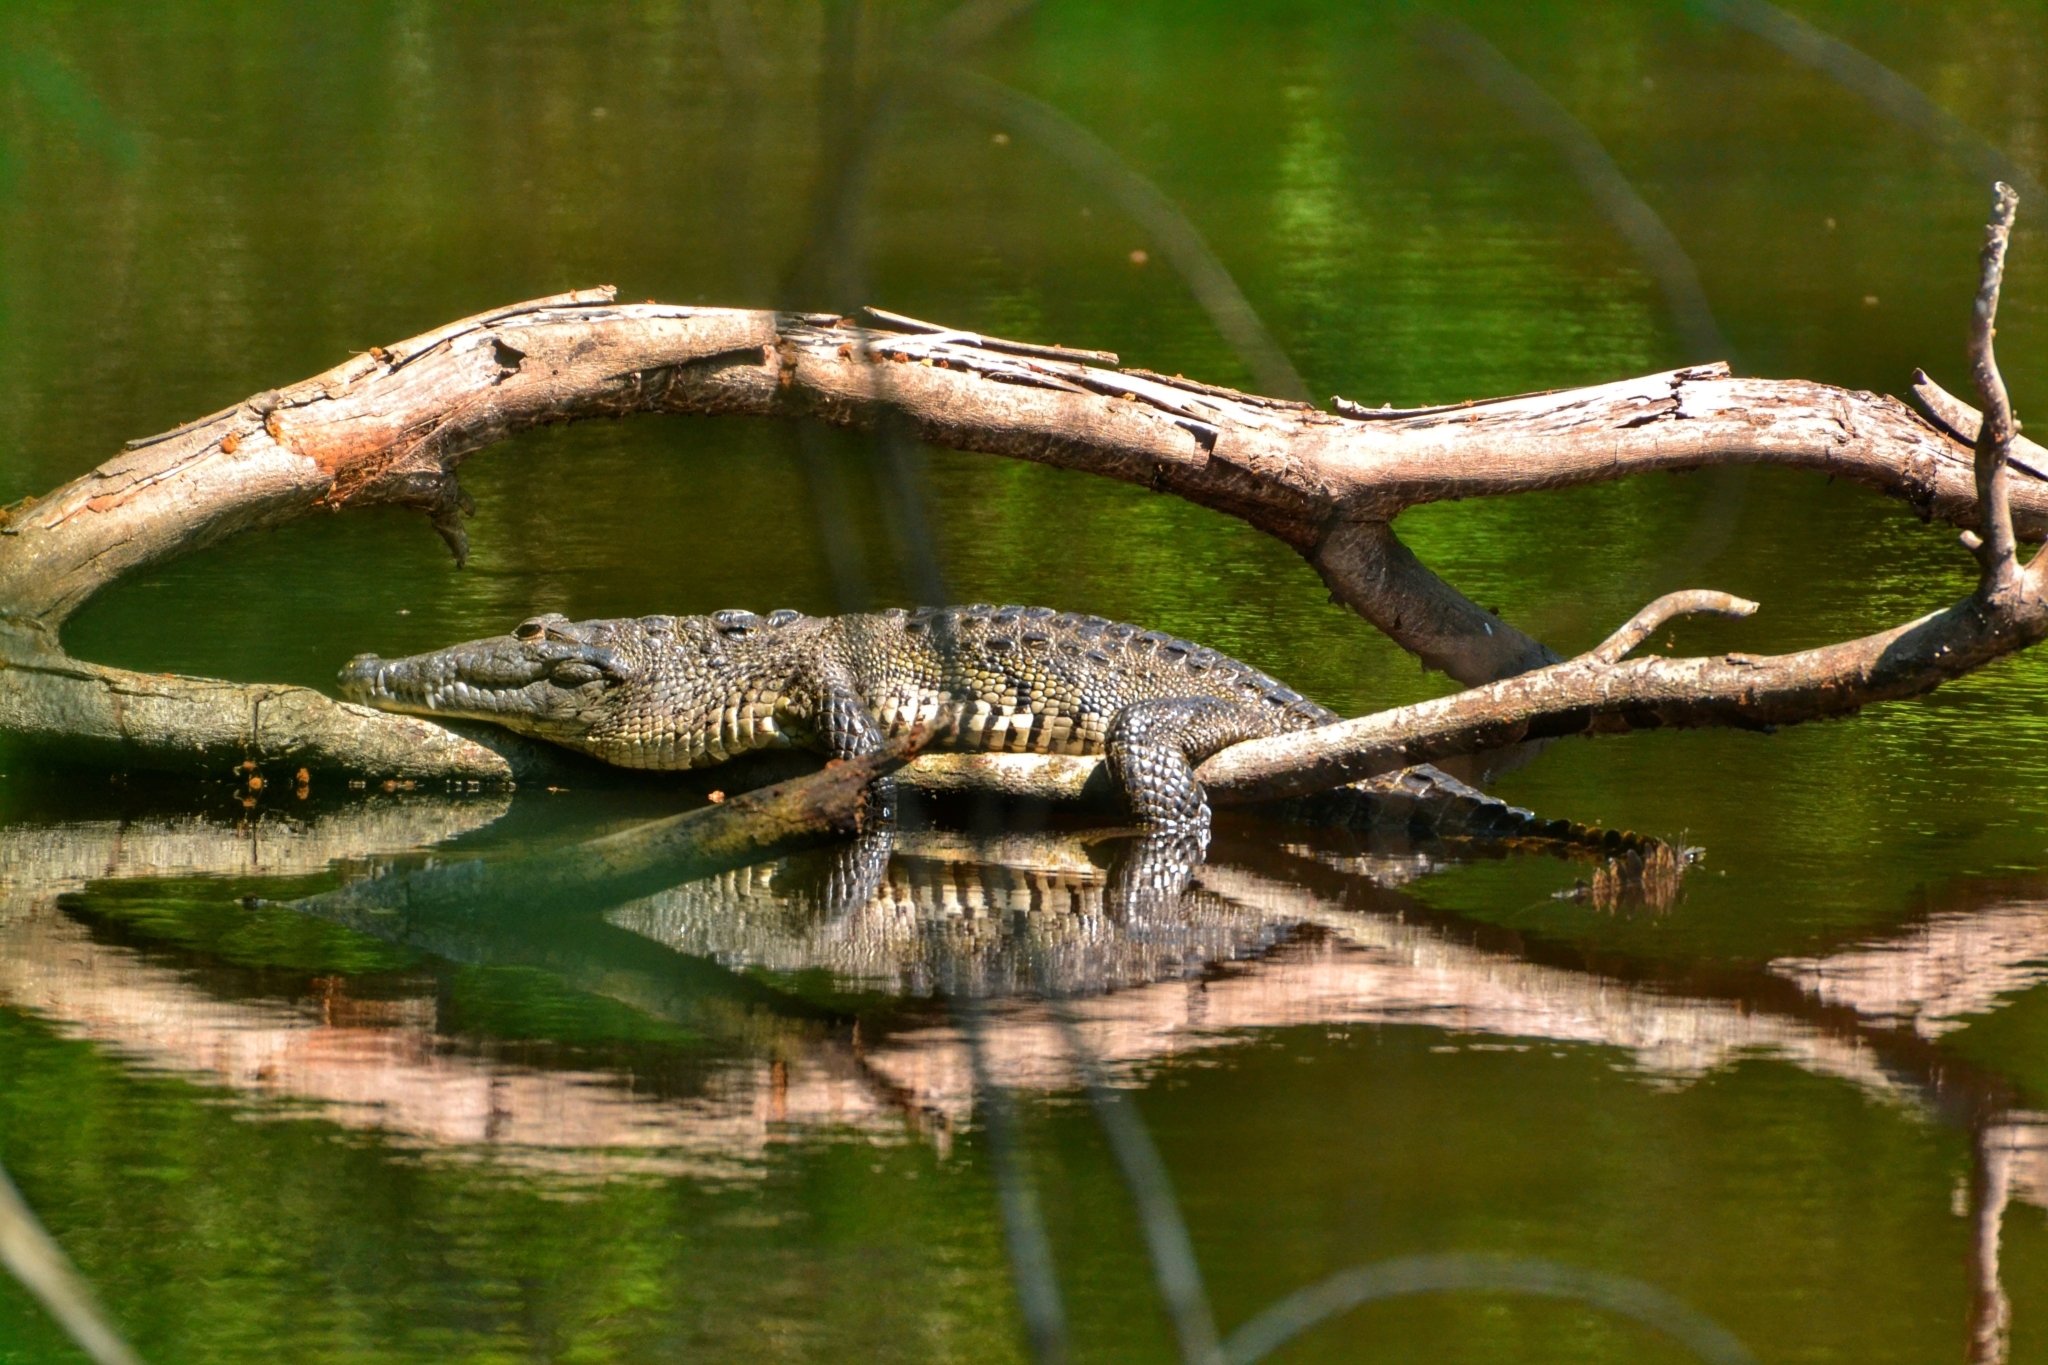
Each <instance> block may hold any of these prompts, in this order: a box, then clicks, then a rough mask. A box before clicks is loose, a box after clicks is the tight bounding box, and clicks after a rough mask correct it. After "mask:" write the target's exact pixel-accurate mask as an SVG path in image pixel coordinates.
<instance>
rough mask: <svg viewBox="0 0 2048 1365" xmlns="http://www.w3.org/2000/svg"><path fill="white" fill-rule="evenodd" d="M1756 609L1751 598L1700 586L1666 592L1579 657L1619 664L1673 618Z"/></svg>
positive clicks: (1739, 613)
mask: <svg viewBox="0 0 2048 1365" xmlns="http://www.w3.org/2000/svg"><path fill="white" fill-rule="evenodd" d="M1756 611H1757V604H1756V603H1754V602H1752V601H1750V600H1749V599H1748V598H1745V597H1735V596H1732V595H1731V594H1729V593H1725V592H1710V591H1708V590H1705V589H1701V588H1694V589H1691V590H1689V591H1686V592H1667V593H1665V594H1664V595H1663V596H1662V597H1660V598H1658V599H1657V600H1656V601H1654V602H1652V603H1650V605H1649V606H1647V607H1644V608H1643V609H1642V610H1641V611H1639V612H1637V613H1636V614H1635V615H1634V616H1631V617H1629V618H1628V621H1627V622H1626V623H1625V624H1623V626H1622V627H1621V629H1620V630H1617V631H1615V632H1614V634H1612V635H1610V636H1608V637H1607V638H1606V639H1604V640H1602V641H1601V642H1600V643H1599V644H1597V645H1595V646H1593V647H1592V648H1591V649H1589V650H1587V651H1586V652H1585V653H1584V654H1582V655H1580V656H1579V657H1580V658H1581V659H1597V660H1598V661H1600V662H1601V663H1608V664H1618V663H1620V662H1621V661H1622V660H1623V659H1625V658H1627V657H1628V652H1629V651H1630V650H1632V649H1634V648H1635V647H1636V646H1637V645H1639V644H1641V643H1642V642H1643V641H1645V640H1647V639H1649V638H1650V636H1651V635H1653V634H1655V633H1656V630H1657V628H1658V627H1659V626H1661V625H1663V624H1664V623H1665V622H1666V621H1669V620H1671V619H1672V618H1673V617H1676V616H1728V617H1733V618H1735V619H1737V620H1740V619H1741V618H1742V617H1745V616H1754V615H1756Z"/></svg>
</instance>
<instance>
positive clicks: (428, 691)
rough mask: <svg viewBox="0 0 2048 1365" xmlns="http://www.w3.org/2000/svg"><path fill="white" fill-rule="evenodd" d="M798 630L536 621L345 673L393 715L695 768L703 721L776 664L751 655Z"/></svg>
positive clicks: (713, 621)
mask: <svg viewBox="0 0 2048 1365" xmlns="http://www.w3.org/2000/svg"><path fill="white" fill-rule="evenodd" d="M798 621H801V622H804V623H806V624H812V623H813V618H807V617H799V616H798V615H797V613H795V612H787V613H783V612H778V613H776V614H775V616H773V617H769V618H762V617H757V616H755V615H753V614H752V613H751V612H719V613H718V614H716V615H714V616H648V617H639V618H628V619H625V620H617V621H571V620H569V619H568V618H567V617H565V616H559V615H552V614H551V615H547V616H536V617H533V618H532V619H530V620H527V621H524V622H521V623H520V625H519V626H518V628H517V629H515V630H514V631H513V632H512V633H511V634H510V635H493V636H491V637H489V638H487V639H482V640H471V641H468V642H467V643H465V644H459V645H451V646H450V647H448V648H447V649H438V650H435V651H433V652H432V653H429V654H415V655H412V656H411V657H409V658H404V659H383V658H379V657H378V656H376V655H374V654H363V655H358V656H357V657H356V658H354V659H352V660H350V661H349V665H348V667H346V668H344V669H343V670H342V671H341V679H340V684H341V694H342V695H343V696H344V697H346V698H348V699H349V700H350V701H356V702H362V703H364V704H366V705H369V706H374V707H377V708H378V709H380V710H385V711H405V712H411V713H414V714H417V715H428V716H434V717H437V718H443V717H445V718H448V719H458V720H487V721H491V722H494V723H495V724H498V725H502V726H504V727H506V728H507V729H510V730H514V731H517V732H518V733H520V734H523V735H531V736H533V737H535V738H537V739H546V740H552V741H554V742H555V743H558V744H566V745H569V746H570V747H572V748H576V749H581V750H583V751H584V752H585V753H589V754H593V755H595V756H596V757H599V758H602V759H604V760H605V761H607V762H611V763H617V764H622V765H624V766H627V767H637V768H680V767H688V766H691V758H690V752H691V749H692V748H693V740H696V737H697V735H698V734H699V733H700V732H701V730H702V727H703V725H704V723H705V722H706V721H709V722H710V723H711V728H712V729H713V731H716V729H717V725H716V722H717V720H718V717H719V715H720V714H721V712H723V711H724V710H725V708H726V707H727V706H728V705H729V702H730V698H731V697H732V695H733V694H734V693H735V691H736V690H737V691H745V690H747V689H748V688H749V687H752V688H755V689H758V688H760V686H761V683H762V669H761V667H760V665H761V664H763V663H768V662H770V661H768V660H763V659H759V658H756V657H751V656H755V655H757V654H758V653H760V652H761V651H760V648H759V646H760V645H761V644H765V643H766V641H765V640H764V639H762V638H761V637H764V636H768V635H775V636H783V637H785V638H786V637H789V636H794V635H798V634H803V633H805V632H804V631H803V629H802V627H800V626H799V627H798V628H797V629H796V630H791V631H785V630H782V629H775V630H770V629H768V627H769V626H770V625H771V624H772V625H773V626H776V627H782V626H789V625H795V624H796V622H798ZM818 624H822V623H818ZM787 643H790V644H793V643H795V642H794V640H788V641H787ZM778 652H779V651H778ZM771 671H773V670H772V669H771ZM752 739H753V736H752V735H751V734H750V735H749V736H748V740H752ZM774 740H775V735H774V734H773V728H772V726H770V727H764V728H763V733H762V735H761V736H760V739H759V741H758V742H744V741H739V740H737V739H736V740H735V745H734V747H737V748H750V747H758V743H765V742H773V741H774ZM694 747H699V748H701V747H702V742H701V740H696V743H695V745H694ZM719 756H720V757H722V756H723V755H722V754H721V755H719ZM698 761H703V760H702V758H701V757H700V758H699V760H698Z"/></svg>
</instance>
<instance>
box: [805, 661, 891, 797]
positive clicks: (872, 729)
mask: <svg viewBox="0 0 2048 1365" xmlns="http://www.w3.org/2000/svg"><path fill="white" fill-rule="evenodd" d="M817 728H818V738H819V739H820V740H821V741H822V742H823V743H824V746H825V753H826V754H827V755H828V756H829V757H832V758H860V757H862V756H863V755H866V754H871V753H873V752H874V751H875V750H877V749H879V748H881V747H882V745H883V744H884V743H885V742H886V739H887V737H886V736H885V735H883V733H882V727H881V726H880V725H877V724H876V723H875V718H874V717H873V716H871V715H869V714H868V709H867V705H866V703H864V702H863V701H862V700H861V697H860V693H859V692H858V691H856V690H855V689H854V686H853V683H852V681H851V680H850V679H847V678H843V677H827V678H826V679H825V680H824V681H823V682H822V683H821V684H820V685H819V687H818V720H817ZM868 809H869V810H870V812H872V813H873V815H874V818H875V819H877V820H880V821H889V820H894V819H895V818H896V779H895V778H894V777H878V778H876V779H875V780H874V781H873V782H871V783H869V784H868Z"/></svg>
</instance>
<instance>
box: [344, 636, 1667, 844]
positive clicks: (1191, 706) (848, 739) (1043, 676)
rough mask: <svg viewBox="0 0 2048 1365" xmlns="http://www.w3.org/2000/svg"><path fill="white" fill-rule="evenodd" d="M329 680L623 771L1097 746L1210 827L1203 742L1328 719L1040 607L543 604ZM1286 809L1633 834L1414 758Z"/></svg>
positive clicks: (1260, 679)
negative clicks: (637, 608) (600, 613)
mask: <svg viewBox="0 0 2048 1365" xmlns="http://www.w3.org/2000/svg"><path fill="white" fill-rule="evenodd" d="M340 686H341V691H342V694H343V695H344V696H346V697H347V698H349V699H350V700H353V701H357V702H362V703H366V704H368V705H371V706H375V707H379V708H382V709H385V710H391V711H404V712H411V713H416V714H421V715H431V716H439V717H448V718H454V719H473V720H485V721H493V722H496V723H497V724H499V725H502V726H505V727H507V728H509V729H511V730H514V731H516V732H518V733H520V734H524V735H529V736H532V737H535V738H539V739H544V740H551V741H553V742H555V743H558V744H562V745H566V746H568V747H570V748H572V749H577V750H580V751H582V752H583V753H586V754H589V755H591V756H593V757H595V758H598V759H601V760H603V761H605V762H608V763H613V764H617V765H620V766H623V767H627V768H642V769H671V770H673V769H685V768H703V767H709V766H712V765H715V764H719V763H723V762H726V761H727V760H729V759H732V758H735V757H738V756H740V755H742V754H745V753H749V752H752V751H755V750H761V749H769V748H786V747H801V748H808V749H814V750H817V751H821V752H823V753H824V754H826V755H827V756H829V757H833V758H849V757H854V756H857V755H861V754H866V753H870V752H873V751H874V750H875V749H877V748H879V747H880V746H882V745H883V744H886V743H887V742H889V741H890V740H891V739H893V738H897V737H900V736H902V735H905V734H907V733H908V732H910V731H911V730H912V729H913V728H915V727H917V726H920V725H922V726H924V727H926V729H927V732H928V734H929V735H930V736H931V739H930V741H929V743H930V747H933V748H937V749H951V750H964V751H980V752H1001V753H1037V754H1071V755H1084V756H1086V755H1099V756H1101V757H1103V758H1105V759H1106V760H1107V762H1108V765H1109V768H1110V771H1111V775H1112V777H1113V779H1114V781H1115V784H1116V786H1117V788H1118V789H1119V791H1120V792H1121V793H1122V795H1123V797H1124V798H1125V800H1126V802H1127V803H1128V805H1129V808H1130V812H1131V814H1132V815H1133V816H1134V817H1135V819H1136V821H1137V823H1138V824H1139V825H1140V827H1141V828H1145V829H1149V830H1154V831H1169V832H1178V833H1179V834H1181V835H1192V836H1194V837H1195V838H1196V839H1197V840H1198V841H1199V840H1200V838H1201V836H1202V834H1203V832H1204V831H1206V829H1207V827H1208V823H1209V808H1208V803H1207V800H1206V797H1205V796H1204V794H1203V792H1202V788H1201V784H1200V783H1199V782H1198V781H1197V780H1196V778H1195V769H1196V767H1198V766H1199V765H1200V764H1201V762H1202V761H1203V760H1204V759H1206V758H1208V757H1209V756H1210V755H1211V754H1214V753H1216V752H1217V751H1218V750H1220V749H1223V748H1225V747H1227V746H1229V745H1231V744H1235V743H1238V742H1240V741H1243V740H1249V739H1257V738H1261V737H1264V736H1267V735H1275V734H1281V733H1284V732H1287V731H1293V730H1303V729H1308V728H1311V727H1314V726H1318V725H1327V724H1329V723H1330V722H1332V721H1334V720H1336V719H1337V715H1336V713H1335V712H1333V711H1330V710H1328V709H1327V708H1325V707H1322V706H1319V705H1317V704H1316V703H1315V702H1313V701H1310V700H1308V699H1307V698H1305V697H1303V696H1302V695H1301V694H1300V693H1298V692H1295V691H1293V690H1292V689H1290V688H1288V687H1286V686H1284V685H1282V684H1281V683H1279V682H1277V681H1275V680H1274V679H1272V678H1270V677H1268V676H1267V675H1266V674H1264V673H1261V672H1259V671H1258V670H1257V669H1254V668H1251V667H1250V666H1248V665H1246V664H1242V663H1239V662H1238V661H1237V660H1235V659H1231V658H1228V657H1227V656H1225V655H1223V654H1220V653H1218V652H1217V651H1215V650H1213V649H1208V648H1204V647H1202V646H1200V645H1196V644H1192V643H1190V642H1188V641H1186V640H1182V639H1177V638H1175V637H1174V636H1172V635H1168V634H1164V633H1162V632H1159V631H1154V630H1146V629H1144V628H1142V627H1139V626H1133V625H1124V624H1120V623H1118V622H1114V621H1108V620H1104V619H1103V618H1101V617H1098V616H1086V615H1080V614H1077V613H1073V612H1056V611H1054V610H1052V609H1051V608H1048V607H1014V606H1007V607H997V606H967V607H950V608H944V609H940V608H932V607H920V608H917V609H916V610H903V609H892V610H889V611H882V612H875V613H857V614H848V615H844V616H831V617H819V616H805V615H803V614H802V613H800V612H796V611H790V610H782V611H773V612H770V613H768V614H767V615H765V616H760V615H756V614H755V613H753V612H751V611H738V610H732V611H719V612H713V613H711V614H710V615H707V616H641V617H630V618H623V619H617V620H595V621H571V620H569V619H568V618H567V617H565V616H561V615H558V614H549V615H543V616H535V617H531V618H529V619H527V620H526V621H524V622H522V623H521V624H520V625H519V626H518V627H516V628H515V629H514V630H513V631H512V632H511V633H510V634H508V635H496V636H491V637H489V638H486V639H482V640H472V641H469V642H467V643H465V644H459V645H453V646H450V647H449V648H446V649H441V650H436V651H433V652H431V653H426V654H416V655H413V656H411V657H408V658H401V659H384V658H380V657H378V656H377V655H374V654H363V655H358V656H357V657H356V658H355V659H354V660H352V661H351V662H350V663H349V664H348V666H347V667H346V668H344V669H343V670H342V673H341V680H340ZM882 795H883V796H884V797H885V799H886V798H887V796H888V795H889V793H888V792H887V791H886V790H885V791H884V792H883V793H882ZM1293 805H1294V806H1296V807H1300V808H1301V810H1300V812H1299V813H1302V814H1309V815H1311V816H1312V818H1315V819H1317V820H1318V821H1319V822H1322V823H1340V824H1350V825H1368V824H1373V825H1384V824H1388V823H1399V824H1403V825H1407V826H1409V827H1412V828H1416V829H1419V830H1427V831H1430V832H1434V833H1438V834H1447V833H1456V834H1469V835H1478V836H1485V837H1513V836H1529V837H1537V838H1546V839H1552V840H1562V841H1567V842H1575V843H1592V844H1595V845H1596V846H1599V845H1602V844H1603V842H1604V844H1605V845H1607V846H1608V851H1618V850H1619V849H1620V848H1621V847H1624V846H1632V845H1633V844H1634V843H1639V842H1641V841H1640V840H1637V839H1636V837H1635V836H1633V835H1630V836H1625V838H1624V840H1623V842H1622V843H1619V844H1618V843H1617V842H1616V836H1615V835H1613V834H1611V833H1609V832H1606V831H1595V830H1590V829H1588V828H1587V827H1585V826H1582V825H1576V824H1571V823H1569V822H1566V821H1546V820H1541V819H1539V818H1537V817H1536V816H1534V815H1533V814H1531V813H1530V812H1528V811H1526V810H1522V809H1520V808H1518V807H1513V806H1509V805H1506V804H1505V803H1503V802H1501V801H1499V800H1497V799H1495V798H1493V797H1490V796H1486V795H1484V794H1483V793H1480V792H1478V791H1475V790H1473V789H1472V788H1471V787H1468V786H1466V785H1465V784H1464V783H1462V782H1458V781H1456V780H1455V779H1453V778H1451V777H1449V776H1448V775H1446V774H1444V773H1441V772H1439V771H1437V770H1436V769H1434V768H1429V767H1418V768H1412V769H1408V770H1406V771H1404V772H1402V773H1396V774H1390V775H1388V776H1387V777H1384V778H1378V779H1373V780H1372V781H1371V782H1368V783H1362V784H1354V786H1353V787H1351V788H1347V789H1344V790H1342V791H1340V792H1337V793H1331V794H1326V795H1325V796H1324V797H1322V798H1310V799H1309V800H1308V801H1307V802H1305V803H1304V802H1296V803H1293ZM1389 817H1392V818H1391V819H1389Z"/></svg>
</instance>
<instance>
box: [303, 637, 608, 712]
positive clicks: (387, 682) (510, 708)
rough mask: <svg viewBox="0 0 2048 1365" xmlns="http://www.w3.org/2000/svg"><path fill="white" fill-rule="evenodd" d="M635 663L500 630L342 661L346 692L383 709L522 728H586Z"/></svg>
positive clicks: (590, 647) (604, 651)
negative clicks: (389, 655) (421, 650)
mask: <svg viewBox="0 0 2048 1365" xmlns="http://www.w3.org/2000/svg"><path fill="white" fill-rule="evenodd" d="M631 676H632V669H631V667H630V665H629V664H628V663H627V661H626V660H624V659H623V658H621V657H620V655H619V653H618V652H617V651H615V650H612V649H609V648H607V647H605V646H603V645H596V644H580V643H572V642H568V641H561V640H554V639H537V640H536V639H524V640H523V639H519V638H516V637H514V636H511V635H497V636H492V637H491V638H489V639H485V640H472V641H469V642H468V643H466V644H460V645H454V646H451V647H450V648H447V649H439V650H435V651H433V652H432V653H429V654H415V655H412V656H411V657H409V658H404V659H383V658H379V657H378V656H377V655H375V654H359V655H357V656H356V657H355V658H354V659H352V660H350V661H349V664H348V667H346V668H344V669H342V671H341V678H340V686H341V694H342V696H343V697H345V698H347V699H348V700H350V701H354V702H361V703H363V704H364V705H366V706H374V707H376V708H377V709H379V710H381V711H402V712H408V713H411V714H414V715H422V716H445V717H448V718H450V719H470V720H488V721H494V722H496V723H497V724H499V725H503V726H505V727H506V728H507V729H510V730H515V731H518V732H519V733H521V734H528V735H535V736H540V737H553V736H555V735H557V734H560V733H561V732H563V731H565V730H566V731H571V732H577V733H580V732H581V731H582V730H583V729H585V728H587V726H588V725H589V722H590V719H591V715H592V712H593V711H596V710H598V709H600V708H602V706H603V704H604V700H605V697H606V695H607V694H608V693H610V692H611V691H613V690H614V689H615V688H617V687H619V686H621V685H622V684H624V683H625V682H627V681H629V680H630V678H631Z"/></svg>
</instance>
